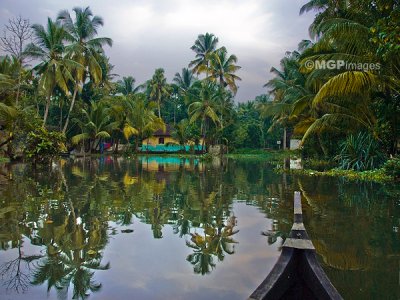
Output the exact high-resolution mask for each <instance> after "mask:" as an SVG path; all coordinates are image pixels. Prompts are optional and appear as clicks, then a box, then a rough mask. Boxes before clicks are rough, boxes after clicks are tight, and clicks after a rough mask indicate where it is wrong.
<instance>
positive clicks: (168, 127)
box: [153, 124, 172, 137]
mask: <svg viewBox="0 0 400 300" xmlns="http://www.w3.org/2000/svg"><path fill="white" fill-rule="evenodd" d="M171 133H172V126H171V125H169V124H167V125H166V126H165V131H163V130H162V129H159V130H157V131H155V132H154V133H153V136H160V137H163V136H171Z"/></svg>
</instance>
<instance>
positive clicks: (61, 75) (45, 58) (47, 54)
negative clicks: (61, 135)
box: [26, 18, 82, 126]
mask: <svg viewBox="0 0 400 300" xmlns="http://www.w3.org/2000/svg"><path fill="white" fill-rule="evenodd" d="M32 28H33V32H34V36H35V43H31V44H29V45H27V48H26V53H27V55H29V56H31V57H33V58H35V59H38V60H40V61H41V62H40V63H39V64H38V65H37V66H36V67H35V68H34V70H35V71H37V72H38V73H39V74H40V75H41V77H40V82H39V87H40V88H41V89H42V90H44V91H45V93H46V107H45V112H44V116H43V126H45V125H46V120H47V116H48V113H49V107H50V101H51V96H52V95H53V92H54V89H55V87H56V86H58V87H59V88H60V89H61V90H62V91H63V92H64V93H66V94H69V89H68V81H70V80H71V81H72V80H73V76H72V74H71V71H70V70H72V69H76V70H81V69H82V66H81V65H80V64H79V63H77V62H75V61H73V60H71V59H68V58H65V57H63V53H64V49H65V47H64V44H63V42H64V41H65V39H66V32H65V30H64V29H63V28H62V27H61V26H60V25H59V24H58V23H57V22H54V21H53V20H51V19H50V18H48V19H47V27H46V29H45V28H44V27H43V26H42V25H39V24H35V25H33V26H32Z"/></svg>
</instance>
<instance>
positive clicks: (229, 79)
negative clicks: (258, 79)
mask: <svg viewBox="0 0 400 300" xmlns="http://www.w3.org/2000/svg"><path fill="white" fill-rule="evenodd" d="M236 63H237V57H236V55H233V54H232V55H229V56H228V51H227V50H226V48H225V47H222V48H219V49H217V50H215V52H213V53H212V54H211V55H210V62H209V66H208V67H206V66H202V67H200V70H202V69H203V68H207V70H206V71H207V73H208V74H209V76H208V77H207V79H209V80H211V81H213V82H218V83H219V85H220V86H221V88H225V87H227V86H228V87H229V89H230V90H231V91H232V92H233V93H236V92H237V86H236V82H235V81H237V80H242V79H241V78H240V77H239V76H237V75H235V74H234V73H235V72H236V71H237V70H239V69H240V68H241V67H240V66H238V65H236Z"/></svg>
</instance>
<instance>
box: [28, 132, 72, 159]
mask: <svg viewBox="0 0 400 300" xmlns="http://www.w3.org/2000/svg"><path fill="white" fill-rule="evenodd" d="M64 143H65V136H64V135H63V134H62V133H60V132H54V131H47V130H46V129H44V128H42V127H39V128H37V129H36V130H35V131H32V132H30V133H28V136H27V139H26V146H25V149H24V153H25V155H26V157H28V158H31V159H33V160H34V161H35V162H46V161H48V160H50V159H51V158H53V157H54V156H57V155H60V154H61V153H62V152H65V151H66V150H67V149H66V147H65V144H64Z"/></svg>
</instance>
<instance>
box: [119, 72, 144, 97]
mask: <svg viewBox="0 0 400 300" xmlns="http://www.w3.org/2000/svg"><path fill="white" fill-rule="evenodd" d="M135 81H136V80H135V78H133V77H132V76H128V77H125V76H124V77H122V80H118V81H117V91H118V92H120V93H122V94H123V95H125V96H127V95H130V94H135V93H137V92H138V91H139V89H140V88H141V86H136V87H135Z"/></svg>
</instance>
